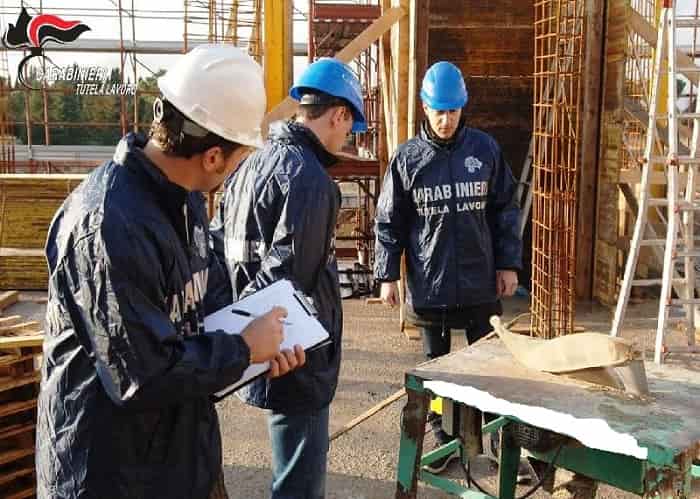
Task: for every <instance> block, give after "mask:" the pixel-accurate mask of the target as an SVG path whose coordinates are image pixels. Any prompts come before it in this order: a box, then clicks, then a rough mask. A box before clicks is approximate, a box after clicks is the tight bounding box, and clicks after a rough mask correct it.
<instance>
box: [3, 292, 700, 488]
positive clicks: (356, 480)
mask: <svg viewBox="0 0 700 499" xmlns="http://www.w3.org/2000/svg"><path fill="white" fill-rule="evenodd" d="M35 296H37V295H36V294H28V295H23V297H27V298H28V297H35ZM343 304H344V311H345V329H344V340H343V349H344V353H343V363H342V370H341V376H340V385H339V388H338V392H337V394H336V397H335V401H334V402H333V404H332V406H331V423H330V425H331V432H333V431H335V430H337V429H339V428H341V427H342V426H343V425H344V424H346V423H347V422H348V421H350V420H351V419H353V418H354V417H356V416H358V415H359V414H361V413H363V412H364V411H366V410H367V409H369V408H370V407H372V406H374V405H375V404H377V403H378V402H380V401H381V400H383V399H385V398H386V397H388V396H390V395H391V394H393V393H394V392H396V391H397V390H399V389H400V388H401V387H402V383H403V377H404V373H405V371H406V370H407V369H409V368H410V367H412V366H414V365H416V364H417V363H419V362H421V361H422V358H423V357H422V347H421V344H420V342H417V341H410V340H407V339H406V338H405V337H404V336H403V334H401V333H400V332H399V331H398V312H397V311H396V310H390V309H388V308H385V307H383V306H380V305H365V303H364V301H363V300H345V301H344V302H343ZM528 305H529V304H528V302H527V301H526V300H523V299H512V300H509V301H508V302H507V303H506V306H505V309H506V314H505V317H504V318H505V319H506V320H508V319H509V318H512V317H514V316H515V315H517V314H518V313H521V312H524V311H526V310H527V308H528ZM655 309H656V304H655V303H653V302H648V303H644V304H642V305H636V306H634V307H633V308H632V309H631V310H630V311H629V313H628V317H630V318H632V319H631V320H630V321H629V322H630V325H629V328H628V329H627V330H626V331H625V336H636V337H638V338H643V339H642V342H643V344H645V345H649V346H652V345H653V328H654V325H655V323H654V321H653V320H643V319H639V317H652V316H653V315H654V313H655ZM6 313H7V314H15V313H19V314H22V315H24V316H25V317H28V318H33V319H38V320H41V318H42V314H43V306H42V305H38V304H34V303H28V302H21V303H19V304H18V305H15V306H14V307H12V308H11V309H9V310H7V311H6ZM577 318H578V320H577V324H579V325H583V326H585V327H586V329H587V330H588V331H600V332H605V331H607V330H608V329H609V327H610V326H609V325H610V320H611V315H610V312H609V310H608V309H605V308H603V307H599V306H594V305H581V306H579V307H578V308H577ZM678 338H679V341H680V339H681V336H680V335H678ZM464 344H465V342H464V337H463V335H460V334H453V349H455V348H461V347H463V346H464ZM403 404H404V401H403V400H400V401H398V402H396V403H394V404H392V405H391V406H389V407H388V408H386V409H385V410H383V411H382V412H380V413H378V414H376V415H375V416H373V417H372V418H370V419H369V420H367V421H365V422H364V423H362V424H361V425H359V426H357V427H356V428H354V429H353V430H352V431H350V432H349V433H346V434H345V435H343V436H341V437H339V438H338V439H337V440H335V441H334V442H333V443H332V444H331V449H330V454H329V462H328V481H327V496H326V497H327V499H341V498H342V499H384V498H392V497H393V494H394V491H395V473H396V471H395V470H396V464H397V459H398V444H399V420H400V410H401V407H402V406H403ZM218 411H219V415H220V417H221V427H222V434H223V442H224V444H223V445H224V468H225V477H226V485H227V488H228V491H229V496H230V498H231V499H263V498H267V497H268V493H267V491H268V487H269V480H270V447H269V443H268V439H267V428H266V425H265V418H264V415H263V412H262V411H260V410H258V409H254V408H251V407H248V406H246V405H244V404H242V403H241V402H239V401H238V400H237V399H236V398H235V397H229V398H228V399H226V400H225V401H223V402H221V403H220V404H219V405H218ZM426 438H427V440H426V444H425V445H426V448H428V447H429V446H431V445H432V441H431V439H430V436H428V437H426ZM473 468H474V474H475V476H476V478H477V479H478V480H479V481H480V482H481V483H483V484H484V485H485V486H486V487H488V488H489V489H490V490H495V473H496V471H495V469H493V468H492V467H491V466H490V464H489V463H488V461H487V460H485V459H477V461H476V462H475V463H474V465H473ZM560 475H564V473H560V474H558V479H559V481H561V480H562V479H563V478H566V477H560ZM445 476H449V477H452V478H457V479H458V478H460V477H461V475H460V470H459V468H458V467H457V466H456V465H454V464H453V465H452V466H451V467H450V468H449V469H448V470H447V471H446V473H445ZM526 490H527V488H523V487H521V488H519V491H518V492H519V493H522V492H525V491H526ZM418 497H419V498H434V499H446V498H448V497H453V496H448V495H447V494H444V493H441V492H439V491H437V490H435V489H432V488H430V487H421V488H420V492H419V494H418ZM533 497H534V498H545V497H550V496H549V495H548V494H546V493H543V492H541V491H540V492H538V493H536V494H535V495H534V496H533ZM556 497H557V498H559V497H563V496H560V495H557V496H556ZM597 497H598V498H611V499H612V498H615V499H623V498H631V497H636V496H633V495H631V494H626V493H622V492H619V491H616V490H614V489H612V488H610V487H605V486H603V487H601V488H600V490H599V492H598V495H597ZM693 497H700V488H699V487H698V484H697V483H696V484H695V493H694V494H693Z"/></svg>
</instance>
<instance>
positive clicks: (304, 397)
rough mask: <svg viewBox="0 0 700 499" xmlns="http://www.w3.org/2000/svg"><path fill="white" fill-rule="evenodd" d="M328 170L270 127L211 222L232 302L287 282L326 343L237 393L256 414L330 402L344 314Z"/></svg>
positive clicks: (302, 130)
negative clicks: (287, 369) (311, 311)
mask: <svg viewBox="0 0 700 499" xmlns="http://www.w3.org/2000/svg"><path fill="white" fill-rule="evenodd" d="M334 162H335V157H334V156H332V155H331V154H330V153H329V152H328V151H326V149H325V148H324V147H323V146H322V145H321V143H320V142H319V141H318V139H317V138H316V136H315V135H314V134H313V132H311V130H309V129H308V128H306V127H304V126H302V125H299V124H296V123H293V122H277V123H274V124H273V125H272V127H271V130H270V135H269V140H268V142H267V143H266V144H265V146H264V147H263V148H262V149H260V150H258V151H256V152H255V153H253V154H252V155H251V156H250V157H249V158H248V159H247V160H246V161H245V162H244V164H243V165H241V167H240V168H239V169H238V170H237V171H236V172H235V173H234V174H233V175H232V176H231V177H230V178H229V181H228V182H227V186H226V190H225V193H224V197H223V198H222V201H221V204H220V209H219V213H218V215H217V218H215V219H214V221H213V222H212V226H211V230H212V235H213V236H214V249H215V251H216V253H217V255H218V256H219V257H220V258H223V259H224V260H225V261H226V266H227V267H228V271H229V275H230V277H231V285H232V288H233V294H234V298H235V299H240V298H241V297H243V296H245V295H247V294H249V293H251V292H253V291H255V290H257V289H260V288H262V287H265V286H267V285H269V284H271V283H273V282H275V281H277V280H279V279H289V280H290V281H292V283H293V284H294V286H295V287H296V288H297V289H299V290H300V291H302V292H303V293H304V294H305V295H306V296H307V297H309V298H310V299H311V301H312V303H313V305H314V307H315V308H316V310H317V311H318V319H319V321H320V322H321V324H322V325H323V327H324V328H325V329H326V331H328V333H329V334H330V337H331V339H332V344H331V345H330V346H327V347H323V348H320V349H317V350H314V351H312V352H309V353H308V354H307V363H306V365H304V366H303V367H302V368H300V369H297V370H295V371H293V372H291V373H289V374H287V375H285V376H282V377H280V378H276V379H273V380H268V379H265V378H260V379H258V380H256V381H254V382H253V383H251V384H249V385H248V386H246V387H244V388H242V389H241V390H239V392H238V394H239V396H240V397H241V398H243V400H245V401H246V402H248V403H249V404H252V405H255V406H258V407H263V408H266V409H274V410H276V411H282V412H289V413H291V412H299V411H303V410H308V409H321V408H323V407H325V406H327V405H328V404H330V402H331V400H333V396H334V395H335V389H336V386H337V384H338V371H339V368H340V353H341V352H340V350H341V335H342V327H343V311H342V306H341V302H340V290H339V284H338V266H337V262H336V259H335V248H334V245H333V240H334V236H335V224H336V218H337V215H338V209H339V208H340V190H339V189H338V186H337V185H336V183H335V182H334V181H333V179H332V178H331V177H330V176H329V175H328V173H327V172H326V168H328V167H329V166H331V165H332V164H333V163H334Z"/></svg>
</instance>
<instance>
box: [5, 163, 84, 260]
mask: <svg viewBox="0 0 700 499" xmlns="http://www.w3.org/2000/svg"><path fill="white" fill-rule="evenodd" d="M84 178H85V176H84V175H0V247H1V248H24V249H30V248H35V249H41V248H43V247H44V243H45V242H46V231H47V229H48V226H49V224H50V223H51V219H52V218H53V216H54V214H55V213H56V210H57V209H58V208H59V207H60V206H61V204H62V203H63V201H64V200H65V199H66V197H68V195H69V194H70V193H71V192H72V191H73V189H75V187H76V186H77V185H78V184H79V183H80V182H81V181H82V180H83V179H84Z"/></svg>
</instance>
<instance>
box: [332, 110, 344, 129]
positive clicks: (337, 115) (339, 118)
mask: <svg viewBox="0 0 700 499" xmlns="http://www.w3.org/2000/svg"><path fill="white" fill-rule="evenodd" d="M346 112H347V109H346V108H345V107H343V106H338V107H336V108H333V114H332V115H331V124H332V125H333V126H334V127H336V126H339V125H340V124H341V123H342V122H343V121H345V113H346Z"/></svg>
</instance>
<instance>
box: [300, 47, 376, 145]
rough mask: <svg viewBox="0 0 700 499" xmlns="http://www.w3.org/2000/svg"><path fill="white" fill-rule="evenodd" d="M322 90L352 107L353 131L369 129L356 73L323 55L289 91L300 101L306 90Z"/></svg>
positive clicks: (336, 60) (345, 65)
mask: <svg viewBox="0 0 700 499" xmlns="http://www.w3.org/2000/svg"><path fill="white" fill-rule="evenodd" d="M307 89H311V90H320V91H321V92H324V93H326V94H328V95H332V96H333V97H338V98H341V99H344V100H346V101H347V102H348V104H350V107H351V108H352V117H353V123H352V131H353V132H364V131H366V130H367V120H366V119H365V111H364V103H363V101H362V89H361V88H360V81H359V80H358V79H357V76H355V73H353V72H352V70H351V69H350V68H349V67H348V65H347V64H343V63H342V62H340V61H339V60H338V59H333V58H330V57H323V58H321V59H319V60H318V61H316V62H314V63H312V64H310V65H309V67H307V68H306V70H304V72H303V73H302V74H301V76H300V77H299V80H298V81H297V83H296V85H294V86H293V87H292V88H291V90H290V91H289V95H290V96H291V97H292V99H294V100H296V101H299V100H301V98H302V96H303V95H304V93H305V92H304V90H307Z"/></svg>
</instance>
